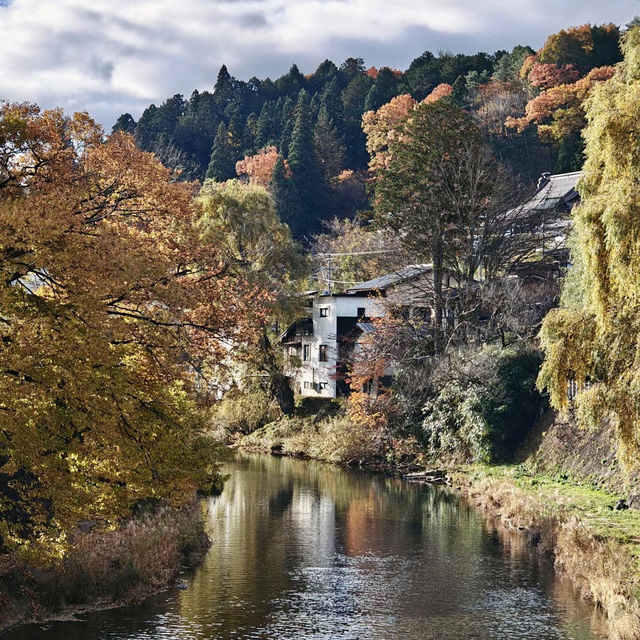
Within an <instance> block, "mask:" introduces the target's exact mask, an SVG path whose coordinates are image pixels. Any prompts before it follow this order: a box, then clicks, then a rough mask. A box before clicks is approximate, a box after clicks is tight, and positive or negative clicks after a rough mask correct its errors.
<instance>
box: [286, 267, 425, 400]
mask: <svg viewBox="0 0 640 640" xmlns="http://www.w3.org/2000/svg"><path fill="white" fill-rule="evenodd" d="M430 276H431V266H430V265H415V266H411V267H406V268H404V269H401V270H399V271H397V272H394V273H391V274H388V275H385V276H382V277H380V278H376V279H375V280H370V281H368V282H363V283H360V284H358V285H355V286H353V287H351V288H349V289H345V290H344V291H342V292H339V293H338V292H336V293H330V292H326V291H325V292H318V291H309V292H307V294H306V296H307V308H308V315H307V316H306V317H304V318H300V319H299V320H297V321H296V322H294V323H293V324H292V325H291V326H290V327H289V328H288V329H287V331H285V332H284V333H283V334H282V336H281V338H280V343H281V345H282V346H283V348H284V349H285V350H286V352H287V354H288V356H289V359H288V362H289V364H288V370H287V373H288V375H289V376H290V377H291V378H292V382H293V390H294V393H295V394H296V395H301V396H308V397H314V398H336V397H337V396H339V395H343V394H344V393H345V392H346V390H347V385H346V382H345V380H344V378H345V375H346V373H347V365H348V362H349V359H350V357H351V354H352V352H353V347H354V342H355V340H356V339H357V337H358V335H360V334H362V333H364V332H365V331H367V329H368V328H369V327H370V320H371V319H372V318H377V317H382V316H383V315H384V313H385V311H386V308H387V306H386V304H385V303H386V302H388V301H389V299H390V300H391V301H394V302H395V301H396V300H397V301H398V302H401V303H402V304H406V305H410V304H411V303H412V302H415V303H418V301H417V299H418V298H420V299H421V300H423V299H424V298H425V295H424V292H423V293H422V294H420V291H422V289H428V288H429V287H428V284H424V285H423V286H422V287H421V286H419V284H418V283H419V282H425V281H429V279H430ZM401 285H404V287H402V286H401ZM409 285H412V288H413V291H414V293H413V297H414V298H416V299H415V300H412V299H411V298H412V295H410V294H408V293H407V287H408V286H409ZM400 289H404V290H403V291H402V293H400ZM385 299H386V300H385ZM420 304H422V303H420ZM421 308H422V309H423V314H424V307H421Z"/></svg>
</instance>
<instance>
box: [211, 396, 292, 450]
mask: <svg viewBox="0 0 640 640" xmlns="http://www.w3.org/2000/svg"><path fill="white" fill-rule="evenodd" d="M278 417H280V409H279V408H278V406H277V404H276V403H275V402H274V400H273V399H272V398H270V397H269V396H268V395H267V393H266V392H265V391H263V390H262V389H256V390H248V391H241V390H240V389H236V388H234V389H231V390H230V391H229V392H227V394H226V395H225V396H224V398H223V399H222V400H221V401H220V402H219V403H218V405H217V407H216V408H215V411H214V414H213V431H214V432H215V433H216V435H218V436H219V437H220V439H224V437H225V436H227V435H228V434H233V433H240V434H245V435H246V434H249V433H252V432H253V431H255V430H256V429H259V428H260V427H263V426H264V425H266V424H269V423H270V422H273V421H274V420H277V419H278Z"/></svg>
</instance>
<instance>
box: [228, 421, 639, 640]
mask: <svg viewBox="0 0 640 640" xmlns="http://www.w3.org/2000/svg"><path fill="white" fill-rule="evenodd" d="M339 426H340V425H337V424H333V423H331V422H327V421H320V422H319V423H316V424H312V423H310V422H309V421H308V420H307V421H299V420H298V421H295V420H291V419H289V420H287V421H284V422H283V421H279V422H276V423H273V424H270V425H267V427H265V428H263V429H261V430H258V431H256V432H254V433H253V434H250V435H249V436H245V437H243V438H241V439H240V440H239V441H238V442H237V446H239V447H240V448H243V449H247V450H252V451H260V452H263V453H272V454H274V455H285V456H291V457H298V458H312V459H318V460H323V461H326V462H333V463H336V464H347V465H349V466H360V467H362V468H366V469H370V470H375V471H383V472H387V473H395V474H403V473H406V472H409V471H415V470H417V469H420V468H428V467H430V466H432V464H433V463H431V464H429V461H428V460H427V458H426V455H425V454H424V452H421V451H420V448H419V447H418V446H417V444H416V443H414V442H394V444H395V445H397V447H398V448H397V449H395V450H394V451H393V452H392V453H390V452H389V451H387V452H386V453H385V452H384V447H383V446H382V443H380V442H379V441H376V440H375V439H373V438H370V437H369V438H367V437H366V436H365V435H364V434H362V433H360V434H353V433H351V432H350V431H347V432H345V433H343V434H342V436H341V437H342V440H341V442H348V443H350V444H349V446H344V444H343V446H342V447H336V446H335V444H332V443H335V441H336V439H337V435H336V434H335V431H337V430H338V428H339ZM543 427H544V429H545V431H544V433H543V434H541V437H540V438H539V441H537V442H535V443H533V444H531V443H529V444H530V450H529V453H528V455H525V456H523V462H522V463H520V464H513V465H501V466H486V465H443V464H442V462H440V464H439V466H440V467H443V468H445V470H446V473H447V476H448V479H449V482H450V484H451V485H452V486H453V487H454V488H455V489H456V490H457V491H458V492H459V493H460V495H461V497H462V498H463V499H464V500H465V501H466V502H468V503H470V504H471V505H473V506H475V507H477V508H478V509H480V510H481V511H482V512H483V513H484V514H485V515H486V516H487V517H488V518H491V519H498V520H499V521H500V522H501V524H502V525H504V527H505V528H506V529H508V530H509V529H510V530H514V531H518V532H521V533H523V534H524V535H526V536H527V537H528V538H529V540H530V542H531V544H532V545H534V546H536V547H537V549H538V550H539V551H540V553H544V554H547V555H549V556H551V557H552V558H553V560H554V565H555V568H556V570H557V571H558V572H559V573H562V574H564V575H566V576H567V577H568V578H569V579H570V581H571V582H572V583H573V584H574V585H575V587H576V588H577V590H578V591H579V593H580V596H581V597H582V598H585V599H588V600H590V601H592V602H593V603H594V604H595V605H596V606H597V607H599V608H600V609H601V610H602V611H603V612H604V614H605V615H606V617H607V620H608V626H609V634H610V637H611V638H612V639H613V640H638V639H640V600H639V596H640V510H638V509H633V508H632V509H628V508H624V507H627V506H628V504H627V501H628V500H629V494H628V490H629V486H630V485H624V484H622V483H621V480H620V478H621V475H620V473H619V470H618V469H617V465H616V464H612V461H613V460H614V459H615V456H613V457H612V456H611V455H610V456H609V458H608V459H607V458H605V457H602V458H601V459H600V458H598V460H597V461H594V460H593V459H592V458H593V457H594V450H597V451H598V452H600V449H599V447H601V440H604V439H606V434H603V438H600V439H598V438H597V437H596V436H595V435H594V434H593V433H578V434H576V433H573V432H572V433H573V436H574V437H573V438H572V439H571V440H570V442H571V444H572V446H574V447H578V446H579V447H581V449H580V452H581V455H582V456H583V457H584V459H585V463H584V464H583V465H582V466H583V470H582V473H579V471H580V469H579V467H580V456H579V455H577V454H576V453H575V452H574V454H573V455H572V456H570V457H569V456H567V459H568V460H569V459H570V464H571V465H573V466H574V467H575V470H574V472H573V473H567V472H566V471H563V466H562V464H561V462H562V461H561V459H560V457H559V456H556V458H553V459H548V460H547V461H546V464H545V463H544V461H543V460H542V459H541V458H542V454H541V452H542V453H544V451H545V447H547V448H548V447H550V446H551V445H553V447H554V450H555V451H558V450H559V447H558V446H557V440H558V439H559V438H560V437H561V434H560V433H559V430H561V431H562V432H563V433H566V432H567V431H566V430H565V428H564V427H563V426H562V425H558V424H552V423H549V424H545V425H543ZM542 436H544V437H542ZM586 441H589V443H590V444H586ZM362 443H364V446H361V445H362ZM550 443H551V445H550ZM358 446H360V448H358ZM600 453H601V452H600ZM601 455H604V454H601ZM541 469H544V472H542V473H541V472H540V470H541ZM616 488H617V489H618V491H616ZM620 491H623V492H624V493H620ZM631 502H632V506H636V507H637V506H638V505H637V504H634V503H633V501H631ZM616 507H622V508H616Z"/></svg>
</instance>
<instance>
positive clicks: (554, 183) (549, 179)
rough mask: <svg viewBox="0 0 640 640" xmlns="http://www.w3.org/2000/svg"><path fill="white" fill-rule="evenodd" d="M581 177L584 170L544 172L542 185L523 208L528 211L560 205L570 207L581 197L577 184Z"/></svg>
mask: <svg viewBox="0 0 640 640" xmlns="http://www.w3.org/2000/svg"><path fill="white" fill-rule="evenodd" d="M581 177H582V171H574V172H573V173H559V174H556V175H549V174H543V175H542V178H541V179H540V187H539V188H538V190H537V191H536V192H535V194H534V195H533V197H532V198H531V199H530V200H529V201H528V202H525V203H524V204H523V205H522V209H525V210H528V211H534V210H545V209H555V208H558V207H560V208H566V209H570V208H571V205H572V203H573V202H574V201H575V200H577V199H578V197H579V195H578V192H577V191H576V186H577V185H578V181H579V180H580V178H581Z"/></svg>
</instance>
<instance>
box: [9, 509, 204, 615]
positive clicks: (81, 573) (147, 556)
mask: <svg viewBox="0 0 640 640" xmlns="http://www.w3.org/2000/svg"><path fill="white" fill-rule="evenodd" d="M72 542H73V544H72V547H71V549H70V551H69V552H68V553H67V555H66V556H65V557H64V559H63V560H62V562H61V563H60V564H59V565H58V566H55V567H53V568H51V569H48V570H41V569H37V568H35V567H33V566H30V565H27V564H24V563H22V562H20V561H19V560H17V559H16V557H15V556H4V557H0V559H1V560H2V562H0V566H3V571H2V573H1V574H0V628H1V627H2V626H3V623H4V624H5V625H6V624H8V623H14V622H15V621H16V617H17V618H21V619H28V618H31V619H43V618H46V617H48V616H51V615H54V614H58V613H60V612H66V611H77V610H86V609H92V608H102V607H108V606H112V605H116V604H129V603H133V602H139V601H140V600H142V599H143V598H145V597H147V596H149V595H151V594H152V593H156V592H157V591H159V590H161V589H163V588H165V587H166V586H167V585H168V584H169V583H170V582H171V581H172V580H173V579H174V578H175V577H176V576H177V575H178V573H179V571H180V570H181V568H182V567H183V566H184V565H186V564H192V563H194V562H196V561H198V560H199V559H200V558H201V557H202V555H203V553H204V552H205V551H206V549H207V548H208V545H209V540H208V538H207V536H206V535H205V533H204V529H203V519H202V514H201V511H200V506H199V504H198V503H195V502H194V503H193V504H192V505H189V506H188V507H184V508H182V509H175V508H169V507H163V508H160V509H158V510H157V511H155V512H153V513H147V514H144V515H141V516H139V517H137V518H134V519H132V520H130V521H128V522H127V523H125V524H124V525H123V526H122V527H121V528H120V529H118V530H116V531H104V530H99V529H97V528H95V529H93V530H92V531H90V532H87V533H78V534H77V535H76V537H75V539H74V540H73V541H72ZM2 604H4V605H5V606H4V607H2Z"/></svg>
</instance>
